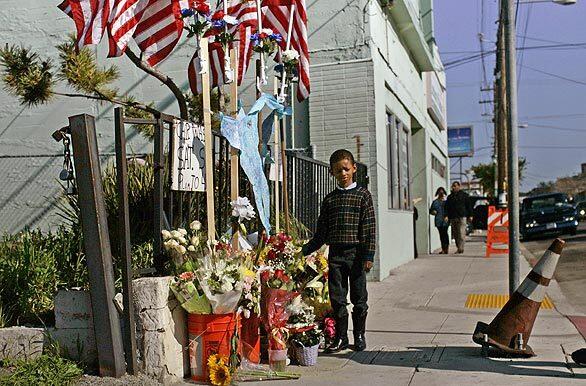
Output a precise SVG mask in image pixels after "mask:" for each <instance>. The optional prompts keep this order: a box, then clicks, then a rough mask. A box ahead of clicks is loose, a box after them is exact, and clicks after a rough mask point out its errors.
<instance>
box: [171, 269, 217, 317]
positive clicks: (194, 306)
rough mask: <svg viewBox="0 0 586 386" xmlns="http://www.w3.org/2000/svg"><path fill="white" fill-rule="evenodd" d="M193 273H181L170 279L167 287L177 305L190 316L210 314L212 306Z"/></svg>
mask: <svg viewBox="0 0 586 386" xmlns="http://www.w3.org/2000/svg"><path fill="white" fill-rule="evenodd" d="M198 286H199V283H198V281H197V280H196V278H195V275H194V274H193V272H183V273H182V274H180V275H179V276H178V277H177V278H173V279H171V283H169V287H170V288H171V291H172V292H173V294H174V295H175V297H176V298H177V301H179V304H180V305H181V307H183V309H184V310H185V311H187V312H188V313H190V314H210V313H211V312H212V306H211V305H210V302H209V300H208V298H207V297H206V295H205V294H204V293H203V291H202V289H201V287H200V288H198Z"/></svg>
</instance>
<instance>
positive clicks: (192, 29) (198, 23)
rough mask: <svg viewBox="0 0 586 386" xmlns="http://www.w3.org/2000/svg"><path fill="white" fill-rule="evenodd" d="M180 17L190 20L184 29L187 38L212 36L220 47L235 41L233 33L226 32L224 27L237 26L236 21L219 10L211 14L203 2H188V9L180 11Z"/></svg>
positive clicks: (206, 4)
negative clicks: (186, 32)
mask: <svg viewBox="0 0 586 386" xmlns="http://www.w3.org/2000/svg"><path fill="white" fill-rule="evenodd" d="M181 16H182V18H183V19H186V18H192V21H191V23H189V24H187V25H186V26H185V27H184V28H185V29H186V30H187V31H188V35H187V37H193V36H197V37H198V38H201V37H202V36H205V35H206V34H209V35H214V36H215V41H216V42H218V43H220V44H222V45H227V44H229V43H231V42H233V41H234V40H235V38H234V33H229V32H227V31H226V27H228V28H229V27H231V26H235V25H238V20H237V19H236V18H235V17H234V16H230V15H227V14H226V13H225V12H224V11H223V10H221V9H220V10H217V11H216V12H214V13H213V14H211V12H210V6H209V4H208V3H207V2H206V1H205V0H190V2H189V8H185V9H182V10H181Z"/></svg>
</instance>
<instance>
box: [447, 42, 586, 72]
mask: <svg viewBox="0 0 586 386" xmlns="http://www.w3.org/2000/svg"><path fill="white" fill-rule="evenodd" d="M584 48H586V43H563V44H546V45H539V46H529V47H518V48H517V51H531V50H548V49H584ZM494 53H496V50H490V51H485V52H479V53H477V54H474V55H470V56H465V57H461V58H457V59H453V60H451V61H447V62H445V63H444V68H445V69H451V68H455V67H459V66H461V65H463V64H467V63H470V62H474V61H476V60H478V59H481V58H482V57H484V56H486V55H492V54H494Z"/></svg>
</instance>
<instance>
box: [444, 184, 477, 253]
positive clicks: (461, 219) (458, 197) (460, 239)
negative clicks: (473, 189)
mask: <svg viewBox="0 0 586 386" xmlns="http://www.w3.org/2000/svg"><path fill="white" fill-rule="evenodd" d="M444 219H445V220H446V221H448V220H449V222H450V226H451V227H452V238H453V239H454V240H455V241H456V247H457V248H458V250H457V252H456V253H464V245H465V243H466V224H467V223H466V220H468V221H470V222H472V208H471V206H470V200H469V199H468V193H466V192H464V191H463V190H461V187H460V182H459V181H454V182H453V183H452V191H451V193H450V195H449V196H448V199H447V200H446V215H445V217H444Z"/></svg>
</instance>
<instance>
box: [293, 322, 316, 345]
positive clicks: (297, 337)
mask: <svg viewBox="0 0 586 386" xmlns="http://www.w3.org/2000/svg"><path fill="white" fill-rule="evenodd" d="M322 336H323V333H322V331H321V330H320V329H318V328H317V327H316V328H312V329H309V330H306V331H303V332H299V333H296V334H294V335H291V338H290V340H291V343H292V344H294V345H295V346H298V347H313V346H315V345H318V344H319V343H320V342H321V338H322Z"/></svg>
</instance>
